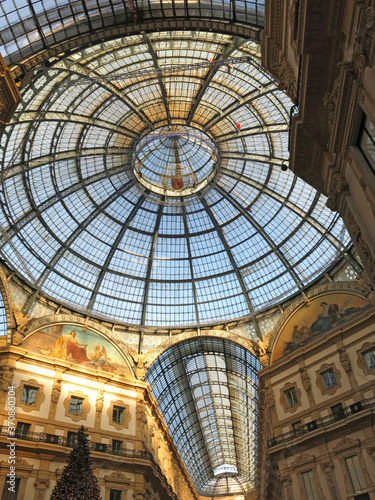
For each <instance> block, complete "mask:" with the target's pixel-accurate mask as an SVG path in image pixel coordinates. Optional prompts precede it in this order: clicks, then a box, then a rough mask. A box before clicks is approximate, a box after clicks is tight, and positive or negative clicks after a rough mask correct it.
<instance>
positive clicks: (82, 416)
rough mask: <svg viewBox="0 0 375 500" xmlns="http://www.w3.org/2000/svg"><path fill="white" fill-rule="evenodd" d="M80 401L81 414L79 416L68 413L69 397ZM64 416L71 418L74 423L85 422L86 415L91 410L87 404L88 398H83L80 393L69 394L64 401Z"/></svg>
mask: <svg viewBox="0 0 375 500" xmlns="http://www.w3.org/2000/svg"><path fill="white" fill-rule="evenodd" d="M72 396H73V397H75V398H79V399H82V400H83V401H82V412H81V413H80V414H79V415H76V414H75V413H70V411H69V407H70V398H71V397H72ZM64 408H65V416H66V417H69V418H71V419H72V420H73V421H74V422H79V421H80V420H87V414H88V413H89V411H90V410H91V405H90V403H89V397H88V396H85V395H84V394H83V392H81V391H74V392H69V393H68V396H67V397H66V398H65V399H64Z"/></svg>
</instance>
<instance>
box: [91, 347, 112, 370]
mask: <svg viewBox="0 0 375 500" xmlns="http://www.w3.org/2000/svg"><path fill="white" fill-rule="evenodd" d="M92 361H93V362H94V363H99V364H100V365H105V364H106V363H108V361H109V358H108V356H107V351H106V349H105V347H104V345H102V346H101V347H100V345H99V344H97V345H96V346H95V352H94V356H93V357H92Z"/></svg>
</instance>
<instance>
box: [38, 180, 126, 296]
mask: <svg viewBox="0 0 375 500" xmlns="http://www.w3.org/2000/svg"><path fill="white" fill-rule="evenodd" d="M133 185H134V183H133V180H130V181H129V182H127V183H126V184H123V185H122V186H121V187H120V188H119V189H117V191H115V193H113V194H112V195H111V196H109V197H108V198H107V199H106V200H104V201H103V202H102V203H101V204H100V205H99V206H97V207H96V208H95V209H94V210H93V211H92V212H91V213H90V214H89V215H88V216H87V217H86V219H85V220H84V221H83V222H81V224H79V226H78V227H77V228H76V229H75V230H74V231H73V232H72V233H71V235H70V236H69V237H68V238H67V239H66V241H65V242H63V243H62V245H61V246H60V248H59V249H58V250H57V252H56V253H55V255H54V256H53V257H52V259H51V260H50V262H49V263H48V264H47V266H46V269H45V270H44V271H43V273H41V275H40V276H39V278H38V282H37V285H38V286H40V287H41V286H42V285H43V283H44V282H45V281H46V279H47V278H48V276H49V274H50V273H51V272H52V270H53V269H54V267H55V265H56V264H57V262H58V261H59V260H60V258H61V257H62V256H63V254H64V252H65V251H66V250H68V249H69V248H70V247H71V245H72V244H73V242H74V241H75V240H76V239H77V238H78V236H79V235H80V234H82V233H83V231H85V230H86V229H87V227H88V226H89V225H90V224H91V222H92V221H93V220H94V219H95V218H96V217H97V216H98V215H99V214H101V213H102V212H103V211H104V210H105V209H106V208H107V207H109V205H110V204H111V203H113V202H114V201H115V200H116V199H117V198H119V197H120V196H122V195H123V194H124V193H125V192H126V191H128V189H129V188H130V187H131V186H133Z"/></svg>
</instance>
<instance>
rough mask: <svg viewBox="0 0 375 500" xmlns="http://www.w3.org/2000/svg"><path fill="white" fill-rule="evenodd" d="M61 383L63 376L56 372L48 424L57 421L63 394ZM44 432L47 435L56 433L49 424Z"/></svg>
mask: <svg viewBox="0 0 375 500" xmlns="http://www.w3.org/2000/svg"><path fill="white" fill-rule="evenodd" d="M61 381H62V374H61V373H57V372H56V377H55V380H54V382H53V385H52V392H51V404H50V406H49V412H48V422H53V421H54V420H55V415H56V407H57V403H58V401H59V399H60V394H61ZM44 431H45V432H46V433H51V434H53V433H54V431H55V427H54V425H52V424H49V423H48V424H47V425H46V426H45V428H44Z"/></svg>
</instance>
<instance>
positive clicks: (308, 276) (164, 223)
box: [0, 31, 349, 327]
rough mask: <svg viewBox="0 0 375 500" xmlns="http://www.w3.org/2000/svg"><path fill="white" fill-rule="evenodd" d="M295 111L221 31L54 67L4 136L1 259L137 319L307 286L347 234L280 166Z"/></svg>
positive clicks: (107, 311)
mask: <svg viewBox="0 0 375 500" xmlns="http://www.w3.org/2000/svg"><path fill="white" fill-rule="evenodd" d="M291 104H292V103H291V102H290V100H289V98H288V97H287V96H286V94H285V93H284V92H282V91H280V90H278V88H277V83H276V82H275V81H274V80H273V79H272V78H271V77H270V76H269V75H268V74H267V73H266V72H265V71H264V70H262V68H261V66H260V64H259V53H258V46H257V44H256V43H255V42H252V41H245V40H243V39H241V38H239V37H235V36H230V35H224V34H217V33H216V34H215V33H207V32H186V31H179V32H177V31H173V32H159V33H150V34H140V35H134V36H129V37H126V38H119V39H114V40H111V41H104V42H102V43H101V44H98V45H96V46H92V47H87V48H85V49H82V50H77V51H76V52H75V53H74V54H72V55H70V56H68V57H65V58H62V59H61V60H58V61H56V62H54V61H52V62H51V63H50V67H49V68H47V69H45V70H43V71H40V73H39V74H37V76H35V77H34V79H33V83H32V85H30V86H29V87H28V88H26V89H25V91H24V92H23V102H22V103H21V105H20V106H19V108H18V110H17V112H16V114H15V116H14V119H13V120H12V122H11V124H10V125H9V126H7V127H6V130H5V132H4V133H3V134H2V136H1V163H2V165H1V166H2V181H3V182H2V191H1V201H2V205H3V209H2V212H1V217H0V223H1V227H2V235H3V237H2V244H1V248H0V252H1V255H2V257H3V258H4V259H5V260H6V261H7V262H9V263H11V265H12V266H13V267H15V268H16V269H17V270H18V272H19V273H21V275H23V277H24V278H26V279H27V280H28V281H29V282H31V283H32V284H33V285H34V286H35V287H36V288H37V289H38V290H39V291H41V292H42V293H44V294H46V295H47V296H50V297H53V298H54V299H55V300H58V301H61V302H62V303H67V304H69V305H71V306H73V307H75V308H77V309H80V310H84V311H85V312H86V313H89V314H92V315H97V316H104V317H108V318H111V319H114V320H116V321H120V322H125V323H130V324H133V325H152V326H156V327H158V326H174V325H183V324H203V323H209V322H214V321H218V322H219V321H223V320H229V319H231V318H238V317H241V316H245V315H248V314H251V313H254V312H257V311H260V310H262V309H264V308H267V307H269V306H270V305H272V304H275V303H277V302H280V301H281V300H283V299H285V298H286V297H288V296H290V295H292V294H294V293H296V292H298V291H301V290H303V289H304V287H306V285H308V284H309V283H311V281H312V280H314V279H315V278H317V277H318V276H319V275H320V274H321V273H322V272H323V271H324V270H325V269H326V268H327V267H328V266H329V265H330V264H331V263H332V261H333V260H335V259H336V258H337V257H338V256H339V255H340V253H341V252H342V250H343V249H344V247H345V246H346V245H347V244H348V242H349V238H348V235H347V233H346V232H345V230H344V226H343V223H342V221H341V220H340V219H339V217H338V215H337V214H334V213H332V212H330V211H329V210H328V209H327V208H326V207H325V199H324V197H323V196H321V195H319V194H318V193H317V192H316V191H314V190H313V189H312V188H311V187H310V186H308V185H306V184H305V183H304V182H303V181H301V180H300V179H298V178H296V177H295V176H294V175H293V174H292V173H291V172H290V171H283V170H282V169H281V167H283V166H284V165H287V161H288V126H289V111H290V107H291ZM167 184H168V185H167Z"/></svg>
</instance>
